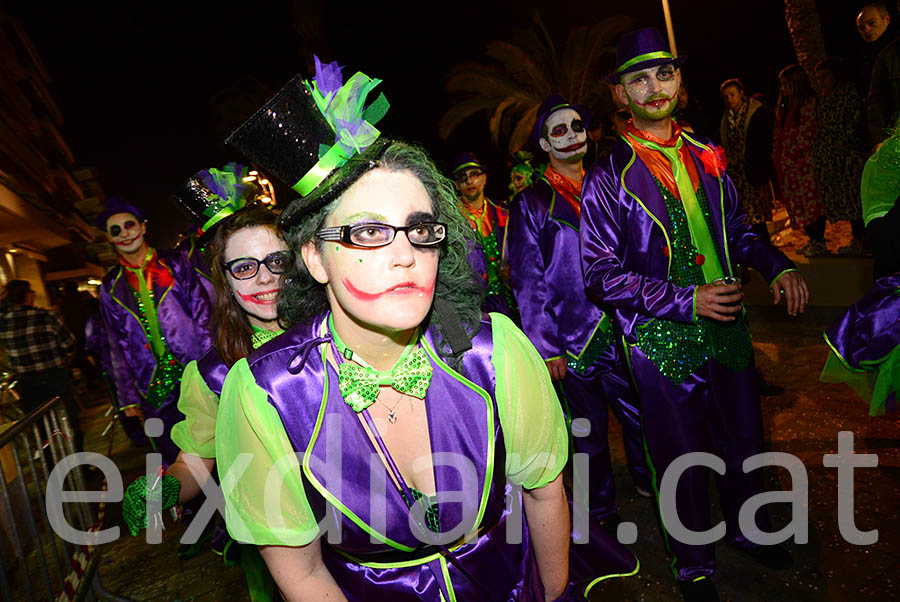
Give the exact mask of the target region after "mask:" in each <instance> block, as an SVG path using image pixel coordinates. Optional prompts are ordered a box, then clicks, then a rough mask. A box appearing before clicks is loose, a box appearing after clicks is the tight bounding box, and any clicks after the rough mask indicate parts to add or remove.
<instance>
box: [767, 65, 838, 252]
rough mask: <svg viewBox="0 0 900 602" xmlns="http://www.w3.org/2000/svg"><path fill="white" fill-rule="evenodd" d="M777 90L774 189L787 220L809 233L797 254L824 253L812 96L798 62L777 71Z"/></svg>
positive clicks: (822, 205) (824, 221)
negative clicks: (815, 161) (777, 189)
mask: <svg viewBox="0 0 900 602" xmlns="http://www.w3.org/2000/svg"><path fill="white" fill-rule="evenodd" d="M778 89H779V95H778V104H777V107H776V109H775V132H774V142H773V148H772V161H773V163H774V164H775V171H776V172H777V174H778V184H779V186H778V188H779V190H780V191H781V198H782V200H783V201H784V203H785V205H786V206H787V211H788V215H790V217H791V222H792V223H793V224H794V225H795V226H797V227H799V228H802V229H803V230H804V231H805V232H806V234H807V236H809V243H808V244H807V245H806V246H804V247H803V248H801V249H800V253H801V254H802V255H805V256H806V257H816V256H819V255H826V254H827V253H828V249H827V248H826V246H825V225H826V217H825V205H824V204H823V203H822V197H821V196H820V192H819V182H818V178H816V169H815V164H814V161H813V144H814V142H815V139H816V129H817V124H816V96H815V94H813V91H812V88H811V87H810V85H809V78H808V77H807V76H806V72H805V71H804V70H803V69H802V68H801V67H800V66H799V65H790V66H788V67H785V68H784V69H783V70H782V71H781V73H779V74H778Z"/></svg>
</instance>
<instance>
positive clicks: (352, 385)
mask: <svg viewBox="0 0 900 602" xmlns="http://www.w3.org/2000/svg"><path fill="white" fill-rule="evenodd" d="M432 371H433V369H432V367H431V362H429V361H428V355H427V354H426V353H425V350H424V349H422V348H421V347H416V348H415V349H413V350H412V352H410V353H409V354H408V355H407V356H406V357H405V358H401V360H400V361H399V362H398V363H397V365H396V366H394V368H393V370H385V371H383V372H379V371H378V370H375V369H374V368H370V367H369V366H359V365H357V364H352V363H350V362H343V363H341V365H340V366H338V383H339V384H340V388H341V395H342V396H343V397H344V401H346V402H347V403H348V404H349V405H350V407H351V408H353V411H354V412H362V411H363V410H365V409H366V408H367V407H369V406H370V405H372V404H373V403H375V398H376V397H378V387H380V386H382V385H387V386H389V387H393V388H394V389H396V390H397V391H399V392H401V393H405V394H406V395H412V396H413V397H417V398H419V399H425V394H426V393H428V385H429V384H431V373H432Z"/></svg>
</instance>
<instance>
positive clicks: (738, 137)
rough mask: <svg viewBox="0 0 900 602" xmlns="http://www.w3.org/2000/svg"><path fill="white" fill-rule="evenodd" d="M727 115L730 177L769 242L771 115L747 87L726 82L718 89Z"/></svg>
mask: <svg viewBox="0 0 900 602" xmlns="http://www.w3.org/2000/svg"><path fill="white" fill-rule="evenodd" d="M719 90H720V91H721V93H722V100H723V101H724V102H725V113H724V114H723V115H722V122H721V124H720V126H719V133H720V135H721V137H722V146H723V147H724V148H725V157H726V159H727V160H728V175H729V177H731V181H732V182H733V183H734V187H735V188H736V189H737V196H738V200H739V201H740V203H741V207H743V208H744V211H746V212H747V220H748V222H749V224H750V227H751V228H752V229H753V232H755V233H756V235H757V236H759V237H760V238H761V239H762V240H764V241H766V242H769V230H768V228H767V226H766V222H767V221H770V220H771V219H772V178H773V177H774V175H775V168H774V167H773V166H772V127H773V124H774V118H773V115H772V112H771V111H770V110H768V109H767V108H766V107H765V106H763V104H762V103H760V102H759V101H758V100H756V99H753V98H748V97H747V96H746V95H745V93H744V84H743V83H741V80H739V79H737V78H732V79H727V80H725V81H724V82H722V85H721V86H720V87H719Z"/></svg>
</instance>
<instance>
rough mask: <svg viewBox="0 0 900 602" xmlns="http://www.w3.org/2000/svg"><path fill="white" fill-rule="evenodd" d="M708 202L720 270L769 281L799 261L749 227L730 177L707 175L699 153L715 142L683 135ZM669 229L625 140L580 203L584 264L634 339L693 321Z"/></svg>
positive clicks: (594, 173)
mask: <svg viewBox="0 0 900 602" xmlns="http://www.w3.org/2000/svg"><path fill="white" fill-rule="evenodd" d="M683 137H684V143H685V144H687V145H689V147H693V148H691V156H692V157H693V160H694V163H695V164H696V166H697V171H698V173H699V174H700V182H701V183H702V185H703V189H704V191H705V193H706V197H707V201H708V203H709V210H710V216H711V219H712V223H713V224H714V225H715V226H716V227H715V228H714V231H713V232H711V235H712V238H713V242H714V243H715V245H716V249H717V251H718V255H719V261H720V263H721V265H722V269H723V270H724V271H725V273H726V274H727V275H734V273H735V269H736V266H737V265H745V266H750V267H753V268H755V269H756V270H758V271H759V272H760V274H762V276H763V278H765V280H766V282H769V283H771V282H772V281H773V280H774V279H775V278H777V277H778V276H779V275H780V274H781V273H783V272H785V271H788V270H794V269H796V267H795V266H794V264H793V263H792V262H791V261H790V260H789V259H788V258H787V257H786V256H785V255H784V253H782V252H781V251H779V250H778V249H776V248H775V247H773V246H772V245H769V244H766V243H764V242H762V241H761V240H760V239H759V237H757V235H756V234H754V233H753V231H752V230H751V229H750V226H749V225H748V224H747V220H746V213H744V210H743V209H742V208H741V206H740V204H739V202H738V197H737V192H736V191H735V188H734V185H733V184H732V182H731V179H730V178H729V177H728V175H727V174H725V173H722V174H721V175H718V176H717V175H715V174H712V173H709V171H707V169H706V168H705V167H704V164H703V162H702V161H700V160H699V158H698V154H699V153H700V152H703V151H704V150H707V149H709V148H710V147H711V146H712V143H711V142H710V141H709V140H708V139H706V138H703V137H701V136H688V135H686V134H683ZM670 230H671V224H670V221H669V214H668V211H667V210H666V204H665V201H664V200H663V197H662V194H660V192H659V189H658V188H657V185H656V182H655V181H654V179H653V177H652V175H651V174H650V170H649V169H648V168H647V166H646V165H645V164H644V162H643V161H641V160H640V158H639V157H638V156H637V153H636V152H635V150H634V149H633V148H632V147H631V144H630V143H628V142H626V141H624V140H619V141H618V142H617V143H616V144H615V146H614V147H613V151H612V153H611V154H610V156H609V157H607V158H605V159H603V160H602V161H599V162H597V163H595V164H594V166H593V167H592V168H591V170H590V171H589V172H588V174H587V175H586V176H585V179H584V186H583V189H582V202H581V262H582V267H583V270H584V280H585V284H586V286H587V289H588V292H589V294H591V295H592V296H594V297H596V298H597V299H599V300H600V301H602V302H603V303H604V304H607V305H609V306H610V307H611V308H613V309H614V319H615V321H616V323H617V324H618V326H619V328H620V329H621V332H622V333H623V334H624V335H625V338H626V340H627V341H628V342H632V343H633V342H634V341H635V337H634V329H635V327H636V326H639V325H641V324H644V323H646V322H648V321H650V320H651V319H652V318H661V319H664V320H673V321H675V322H691V321H693V320H694V288H695V287H693V286H688V287H680V286H676V285H675V284H673V283H672V282H669V280H668V276H669V267H670V259H669V255H670V254H667V253H666V252H665V250H666V249H667V248H668V247H669V244H670V238H671V236H670Z"/></svg>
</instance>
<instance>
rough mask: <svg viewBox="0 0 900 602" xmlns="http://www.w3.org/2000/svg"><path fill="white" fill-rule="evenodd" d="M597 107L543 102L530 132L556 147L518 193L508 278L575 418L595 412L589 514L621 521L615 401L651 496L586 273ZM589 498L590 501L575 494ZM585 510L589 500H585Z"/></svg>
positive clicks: (578, 438)
mask: <svg viewBox="0 0 900 602" xmlns="http://www.w3.org/2000/svg"><path fill="white" fill-rule="evenodd" d="M589 123H590V114H589V112H588V111H587V110H586V109H585V108H584V107H580V106H577V105H570V104H569V103H568V102H566V100H565V99H563V98H562V97H561V96H559V95H556V94H554V95H551V96H550V97H549V98H547V100H545V101H544V103H543V104H542V105H541V107H540V108H539V109H538V118H537V121H536V123H535V125H534V131H533V133H532V138H533V141H534V143H535V145H539V146H540V148H541V149H542V150H543V151H544V152H546V153H547V154H548V157H549V161H550V165H549V166H548V167H547V169H546V171H545V172H544V174H543V175H542V176H540V177H539V178H537V179H536V180H535V181H534V183H533V184H532V185H531V186H529V187H528V188H526V189H525V190H523V191H522V192H521V193H519V194H518V195H517V196H516V199H515V200H514V201H513V203H512V207H513V208H512V214H511V215H510V220H509V250H510V252H509V258H510V275H511V280H512V283H513V289H514V290H515V293H516V300H517V302H518V304H519V311H520V313H521V316H522V330H524V331H525V334H527V335H528V338H529V339H530V340H531V342H532V344H533V345H534V346H535V347H536V348H537V350H538V352H540V354H541V357H543V358H544V361H545V362H546V363H547V368H548V369H549V370H550V377H551V378H552V379H553V380H554V381H557V382H558V383H559V384H560V385H561V392H562V393H563V394H564V395H562V396H561V397H563V399H564V400H565V403H567V405H568V411H567V415H568V417H569V419H570V420H572V419H576V418H583V419H587V420H588V421H589V423H590V432H589V433H587V432H584V431H583V430H582V429H579V428H575V429H573V434H574V435H575V438H574V441H573V444H574V448H575V451H576V452H579V453H585V454H587V455H588V458H589V460H590V464H589V467H590V470H589V472H588V474H587V475H585V476H587V478H588V486H587V487H580V486H579V485H581V484H582V483H581V482H579V477H580V476H581V475H579V474H576V487H575V491H576V493H578V492H581V494H582V495H583V494H588V496H589V499H588V502H587V504H588V506H587V507H588V508H589V509H590V514H591V517H592V518H594V519H597V520H601V521H610V520H611V521H612V523H611V526H615V525H616V524H617V523H618V516H617V515H616V503H615V484H614V482H613V472H612V464H611V462H610V454H609V444H608V443H607V422H608V407H609V406H612V408H613V411H614V412H615V413H616V416H617V417H618V418H619V421H620V422H621V423H622V427H623V431H624V437H625V448H626V452H628V459H629V464H630V465H631V467H632V475H633V477H634V480H635V484H636V485H637V487H638V491H639V492H641V491H643V492H644V493H645V494H646V495H648V496H649V495H650V493H649V489H650V482H649V477H648V474H647V466H646V463H645V462H644V459H643V455H644V454H643V447H642V443H641V432H640V420H639V417H638V412H637V408H636V407H635V405H634V402H633V399H632V397H633V395H632V393H631V386H630V383H629V380H628V374H627V369H625V368H624V366H623V365H622V363H621V361H620V360H621V354H620V353H618V352H617V348H616V342H615V341H616V338H617V337H616V336H615V333H614V331H613V326H612V324H611V323H610V320H609V316H607V315H606V314H605V313H604V312H603V310H602V309H600V307H599V306H598V305H597V304H596V303H594V302H593V301H592V300H590V299H589V298H588V295H587V291H586V290H585V288H584V282H583V279H582V277H581V255H580V251H579V241H578V216H579V213H580V212H581V181H582V178H583V177H584V168H583V167H582V159H583V157H584V154H585V151H586V150H587V133H586V126H587V125H588V124H589ZM576 502H577V503H578V504H584V503H585V501H584V500H583V499H577V500H576ZM582 507H583V506H582Z"/></svg>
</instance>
